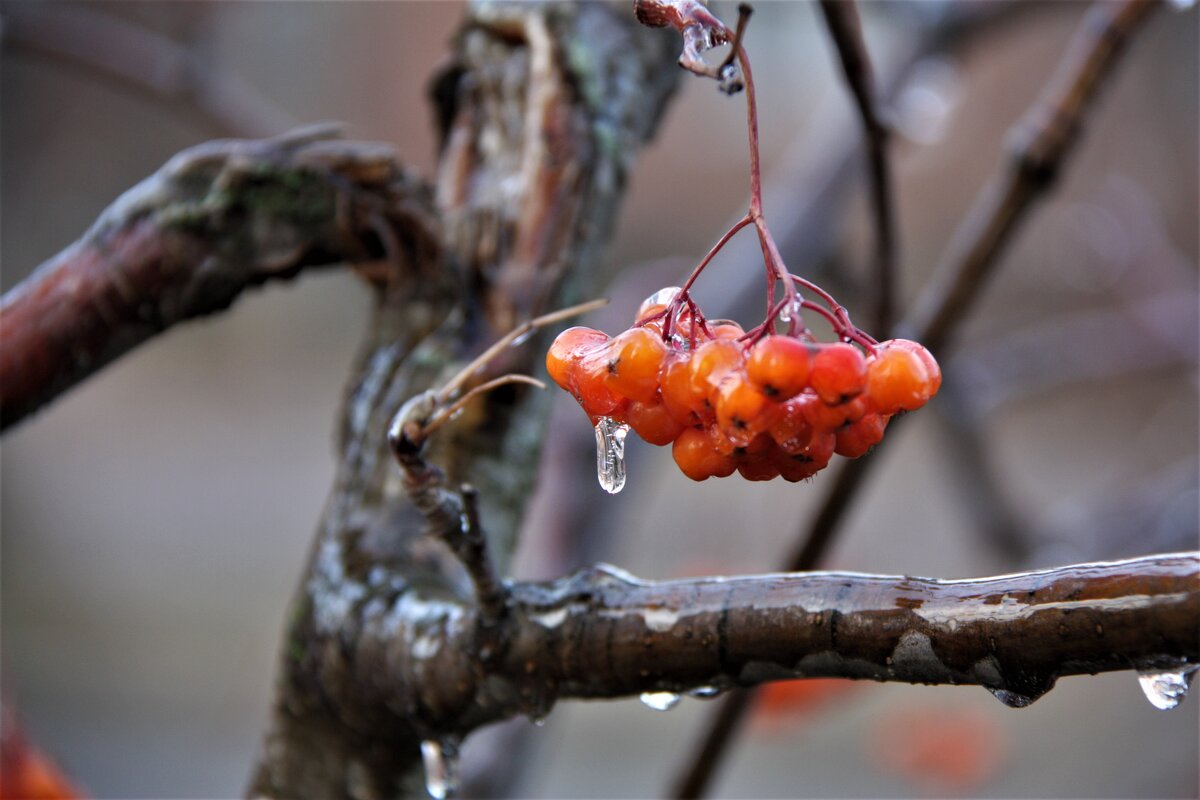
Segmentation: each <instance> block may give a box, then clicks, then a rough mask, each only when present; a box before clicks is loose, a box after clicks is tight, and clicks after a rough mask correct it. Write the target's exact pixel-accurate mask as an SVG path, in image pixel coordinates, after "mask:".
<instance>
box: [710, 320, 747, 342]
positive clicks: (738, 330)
mask: <svg viewBox="0 0 1200 800" xmlns="http://www.w3.org/2000/svg"><path fill="white" fill-rule="evenodd" d="M709 327H710V328H711V329H712V335H713V338H714V339H740V338H742V337H743V336H745V335H746V331H744V330H743V329H742V326H741V325H738V324H737V323H736V322H734V321H733V320H731V319H722V320H717V321H715V322H710V323H709Z"/></svg>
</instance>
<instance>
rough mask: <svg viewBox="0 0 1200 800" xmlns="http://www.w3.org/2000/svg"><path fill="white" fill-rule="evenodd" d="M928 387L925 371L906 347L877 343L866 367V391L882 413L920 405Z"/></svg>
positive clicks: (905, 409)
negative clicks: (881, 345) (885, 345)
mask: <svg viewBox="0 0 1200 800" xmlns="http://www.w3.org/2000/svg"><path fill="white" fill-rule="evenodd" d="M930 387H931V381H930V379H929V372H928V371H927V370H926V369H925V365H924V364H923V363H921V359H920V357H919V356H917V354H916V353H913V352H912V351H910V350H902V349H900V348H898V347H881V348H880V349H879V352H878V353H877V354H876V355H875V358H873V359H871V362H870V365H869V366H868V369H867V393H868V394H869V395H870V397H871V401H872V402H873V403H874V405H875V407H876V408H877V409H879V411H880V412H881V413H884V414H895V413H896V412H897V411H912V410H915V409H918V408H920V407H921V406H923V405H925V402H926V401H927V400H928V399H929V397H930V395H931V392H930Z"/></svg>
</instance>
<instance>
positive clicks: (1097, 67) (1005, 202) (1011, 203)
mask: <svg viewBox="0 0 1200 800" xmlns="http://www.w3.org/2000/svg"><path fill="white" fill-rule="evenodd" d="M1155 7H1156V3H1155V2H1154V0H1124V2H1122V3H1120V4H1110V3H1107V2H1097V3H1096V4H1094V5H1093V6H1091V7H1090V8H1089V9H1088V10H1087V12H1086V13H1085V15H1084V19H1083V22H1082V23H1081V24H1080V26H1079V29H1078V30H1077V31H1076V33H1075V35H1074V37H1073V38H1072V41H1071V43H1070V45H1069V47H1068V49H1067V52H1066V54H1065V56H1064V57H1063V60H1062V61H1061V62H1060V63H1059V65H1058V68H1057V70H1056V72H1055V74H1054V76H1053V77H1052V78H1051V80H1050V82H1049V84H1048V85H1047V87H1046V88H1045V89H1044V90H1043V91H1042V93H1041V94H1040V95H1039V97H1038V99H1037V100H1036V101H1035V103H1034V105H1033V107H1032V108H1031V109H1030V110H1029V111H1028V112H1027V113H1026V115H1025V117H1024V118H1023V119H1022V120H1021V121H1020V122H1019V123H1018V124H1017V125H1016V127H1015V128H1014V129H1013V133H1012V139H1011V145H1010V146H1011V147H1012V156H1011V158H1010V159H1009V164H1008V166H1007V168H1006V169H1004V170H1003V171H1002V172H1001V174H1000V175H998V176H996V177H995V178H993V179H992V181H991V182H990V183H989V184H988V185H987V186H986V187H985V188H984V190H983V191H982V193H981V194H980V196H979V197H978V199H977V200H976V202H975V204H974V205H973V206H972V208H971V209H970V210H969V211H968V212H967V216H966V218H965V219H964V221H963V222H962V223H961V224H960V225H959V227H958V229H957V231H956V232H955V235H954V237H953V239H952V240H951V243H950V245H949V247H948V248H947V251H946V254H945V255H944V256H943V258H942V261H941V264H940V266H939V267H938V269H937V270H936V271H935V276H938V277H935V279H934V281H933V283H932V284H931V285H930V286H928V287H927V288H926V289H925V291H924V292H923V294H922V300H921V301H920V302H919V303H918V304H917V308H916V309H915V310H914V311H913V313H911V314H910V315H909V316H908V318H907V321H906V322H904V323H901V324H900V325H899V326H897V330H898V331H899V332H900V333H901V335H905V336H909V337H910V338H915V339H919V340H920V341H921V342H922V343H924V344H925V346H926V347H928V348H929V349H930V350H931V351H933V352H935V353H938V352H940V351H941V350H942V349H943V348H944V347H946V346H948V345H949V344H950V340H951V337H952V335H953V334H954V333H955V332H956V330H957V328H958V326H959V325H960V324H961V322H962V320H963V319H964V318H965V316H966V313H967V311H968V309H969V308H970V306H971V305H972V303H973V301H974V300H975V299H976V297H977V296H978V294H979V292H980V290H981V289H982V287H983V284H984V282H985V279H986V278H987V277H988V276H989V275H990V274H991V273H992V272H993V269H994V267H995V265H996V263H997V259H998V256H999V255H1000V253H1001V252H1002V250H1003V247H1004V245H1005V244H1006V243H1007V242H1008V241H1009V240H1010V238H1011V236H1012V234H1013V233H1014V232H1015V230H1016V227H1017V224H1018V223H1019V222H1020V220H1021V219H1022V218H1023V217H1024V215H1025V212H1026V211H1028V209H1029V208H1030V206H1031V205H1032V203H1033V202H1034V201H1035V200H1036V199H1038V198H1040V197H1041V196H1043V195H1044V194H1045V193H1046V192H1047V191H1048V190H1049V188H1050V187H1051V186H1052V185H1053V182H1054V179H1055V178H1056V177H1057V175H1058V174H1059V171H1060V169H1061V167H1062V166H1063V163H1064V162H1065V160H1066V156H1067V154H1068V153H1069V152H1070V150H1071V148H1072V146H1073V145H1074V144H1075V143H1076V141H1077V140H1078V138H1079V134H1080V131H1081V130H1082V122H1083V119H1084V114H1085V112H1086V111H1087V110H1088V108H1089V107H1090V105H1091V101H1092V100H1093V99H1094V98H1095V96H1096V94H1097V93H1098V91H1099V89H1100V87H1101V86H1102V85H1103V83H1104V79H1105V78H1107V77H1108V76H1109V75H1111V73H1112V69H1113V67H1114V66H1115V64H1116V62H1117V60H1118V57H1119V56H1120V54H1121V52H1122V51H1123V50H1124V45H1125V43H1126V42H1127V41H1128V39H1129V37H1130V36H1131V35H1132V34H1133V33H1134V31H1136V30H1137V28H1138V26H1139V24H1140V23H1142V22H1144V21H1145V19H1146V18H1147V17H1148V15H1149V12H1150V11H1152V10H1153V9H1154V8H1155ZM880 335H881V336H883V335H885V332H884V331H880ZM899 422H900V421H899V420H894V421H893V424H892V427H893V428H895V427H896V426H897V424H898V423H899ZM900 424H902V423H900ZM889 439H891V440H894V439H895V431H894V430H893V431H892V435H891V436H890V437H889ZM878 460H879V455H878V453H876V454H875V455H874V457H873V458H859V459H854V460H851V461H847V462H845V463H843V464H842V465H841V467H840V468H839V469H838V471H837V473H836V475H835V476H834V477H833V480H832V484H831V486H830V488H829V492H828V494H826V496H825V500H824V501H823V502H822V504H821V508H820V510H819V511H818V512H817V514H816V516H814V517H813V519H812V521H811V522H810V523H809V524H808V525H807V526H806V527H805V528H804V532H803V534H802V535H801V536H800V538H799V539H798V542H799V544H798V546H797V549H796V550H795V552H794V553H793V554H792V555H791V556H790V557H789V558H788V562H787V563H788V566H789V567H790V568H792V569H811V568H812V567H813V566H814V565H816V564H817V563H819V562H820V560H821V558H822V557H823V555H824V553H825V551H826V550H827V549H828V546H829V543H830V542H831V541H832V539H833V536H834V534H835V533H836V531H837V528H838V525H839V524H840V523H841V520H842V518H843V516H844V514H845V511H846V509H848V508H849V507H850V505H851V501H852V500H853V499H854V497H855V496H856V495H857V492H858V488H859V487H860V486H861V485H862V484H863V482H864V480H865V478H866V476H867V474H868V472H869V470H870V469H871V465H872V464H874V463H876V462H877V461H878ZM745 694H747V693H735V694H733V695H731V696H730V697H728V698H726V699H725V700H724V701H723V704H725V705H728V706H730V707H729V708H725V707H721V708H718V709H717V710H716V711H714V712H713V714H712V718H711V721H710V724H709V726H708V727H707V728H706V730H705V733H704V735H703V738H702V740H701V741H702V744H701V746H700V747H699V748H698V749H697V751H696V754H697V755H696V757H695V758H693V759H692V760H691V762H690V764H689V767H688V768H687V770H685V771H684V772H683V773H682V777H681V778H680V780H679V781H678V783H677V787H678V788H677V790H676V791H675V794H674V796H676V797H681V798H695V797H700V796H702V795H703V794H704V792H705V790H706V789H707V786H708V784H709V782H710V780H711V777H712V775H713V774H714V773H715V771H716V769H717V767H718V766H719V763H720V757H721V756H722V755H723V754H724V752H725V750H726V745H727V743H728V742H729V740H730V738H731V737H732V734H733V732H734V731H735V729H736V728H737V725H738V723H739V722H740V720H741V718H742V717H743V716H744V715H745V711H746V709H747V708H749V704H750V698H749V697H746V696H743V695H745Z"/></svg>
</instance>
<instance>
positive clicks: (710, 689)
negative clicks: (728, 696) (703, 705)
mask: <svg viewBox="0 0 1200 800" xmlns="http://www.w3.org/2000/svg"><path fill="white" fill-rule="evenodd" d="M722 691H724V690H723V689H720V688H718V687H716V686H697V687H696V688H695V689H692V690H691V691H690V692H688V697H698V698H700V699H701V700H712V699H713V698H714V697H717V696H719V695H720V694H721V692H722Z"/></svg>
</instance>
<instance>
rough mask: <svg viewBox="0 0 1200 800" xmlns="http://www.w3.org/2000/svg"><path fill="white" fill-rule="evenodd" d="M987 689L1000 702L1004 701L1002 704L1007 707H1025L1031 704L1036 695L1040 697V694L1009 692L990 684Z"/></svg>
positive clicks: (1036, 697)
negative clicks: (994, 687)
mask: <svg viewBox="0 0 1200 800" xmlns="http://www.w3.org/2000/svg"><path fill="white" fill-rule="evenodd" d="M987 690H988V691H989V692H991V693H992V696H993V697H995V698H996V699H997V700H999V701H1000V702H1001V703H1004V705H1006V706H1008V707H1009V708H1025V707H1026V706H1030V705H1033V701H1034V700H1037V699H1038V697H1041V695H1040V694H1039V695H1037V696H1034V697H1031V696H1030V695H1027V694H1021V693H1020V692H1010V691H1009V690H1007V689H993V688H992V687H990V686H989V687H987Z"/></svg>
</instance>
